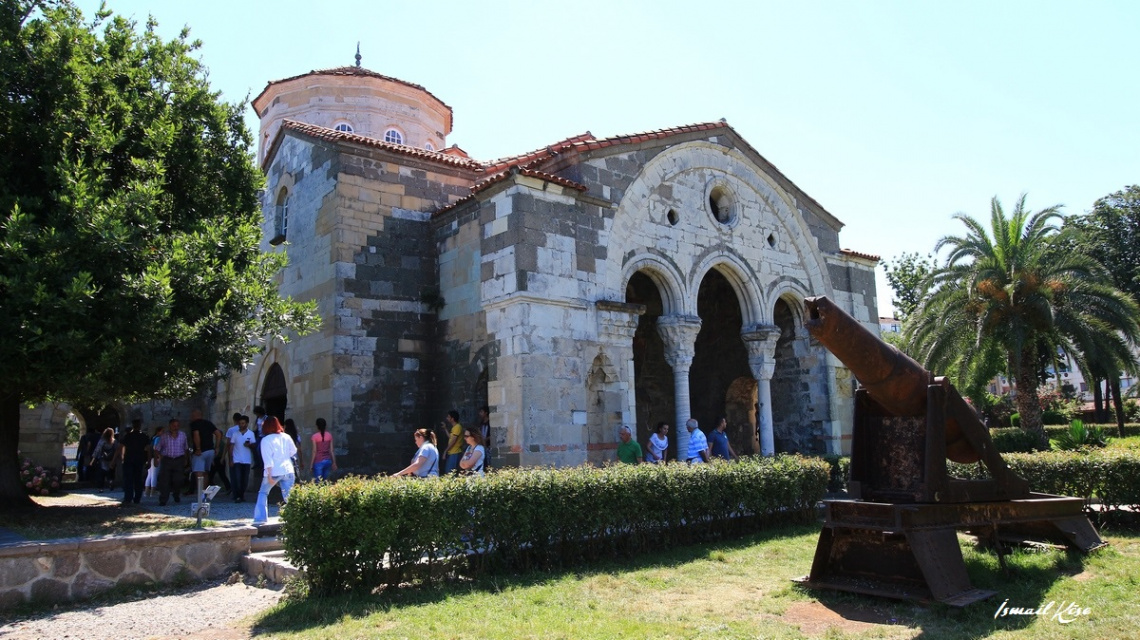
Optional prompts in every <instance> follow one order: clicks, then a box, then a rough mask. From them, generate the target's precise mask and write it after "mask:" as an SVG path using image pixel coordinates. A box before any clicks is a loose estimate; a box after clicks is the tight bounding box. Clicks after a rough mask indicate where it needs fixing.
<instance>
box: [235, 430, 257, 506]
mask: <svg viewBox="0 0 1140 640" xmlns="http://www.w3.org/2000/svg"><path fill="white" fill-rule="evenodd" d="M234 426H235V428H234V429H231V430H230V432H229V433H230V447H229V461H230V487H231V488H232V490H233V497H234V502H245V490H246V489H248V488H249V469H250V467H251V466H253V449H254V447H256V446H257V436H256V435H254V433H253V430H252V429H250V428H249V416H242V415H239V416H238V417H237V424H236V425H234Z"/></svg>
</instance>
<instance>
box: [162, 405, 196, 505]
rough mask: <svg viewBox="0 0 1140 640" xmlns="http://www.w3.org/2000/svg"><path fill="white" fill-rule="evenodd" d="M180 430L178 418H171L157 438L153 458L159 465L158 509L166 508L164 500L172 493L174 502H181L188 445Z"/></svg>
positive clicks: (188, 452) (188, 454) (188, 450)
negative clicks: (163, 431)
mask: <svg viewBox="0 0 1140 640" xmlns="http://www.w3.org/2000/svg"><path fill="white" fill-rule="evenodd" d="M181 428H182V425H181V423H180V422H179V421H178V418H172V419H171V420H170V422H169V423H168V424H167V425H166V432H165V433H163V434H162V435H161V436H159V437H158V447H156V448H155V451H154V457H155V459H156V460H158V461H159V464H160V465H161V466H160V467H159V470H158V506H160V507H165V506H166V500H167V498H168V497H169V496H170V494H171V493H172V492H173V493H174V501H175V502H182V478H183V477H184V476H185V475H186V464H187V462H188V458H189V457H190V443H189V441H187V439H186V434H185V433H182V430H181Z"/></svg>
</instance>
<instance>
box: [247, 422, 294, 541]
mask: <svg viewBox="0 0 1140 640" xmlns="http://www.w3.org/2000/svg"><path fill="white" fill-rule="evenodd" d="M261 433H262V436H261V461H262V464H263V465H264V469H265V471H264V475H263V477H262V480H261V490H260V491H258V493H257V505H255V506H254V508H253V524H254V525H259V524H265V523H266V521H267V520H269V505H268V504H267V503H268V502H269V490H270V489H272V488H273V487H274V486H276V485H279V486H280V487H281V499H282V500H283V501H285V502H288V501H289V491H290V490H292V489H293V481H294V479H295V475H294V474H295V472H296V470H295V469H294V468H293V456H295V455H297V445H295V444H293V440H292V438H290V437H289V436H287V435H285V433H284V430H283V429H282V427H281V423H280V422H278V421H277V418H276V417H274V416H269V417H267V418H266V419H265V422H264V423H263V424H262V425H261Z"/></svg>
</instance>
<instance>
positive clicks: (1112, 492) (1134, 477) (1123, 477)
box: [947, 449, 1140, 510]
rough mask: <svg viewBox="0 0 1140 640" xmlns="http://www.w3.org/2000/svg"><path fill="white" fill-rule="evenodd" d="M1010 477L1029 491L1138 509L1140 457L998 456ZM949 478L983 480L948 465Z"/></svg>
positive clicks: (973, 471) (977, 471)
mask: <svg viewBox="0 0 1140 640" xmlns="http://www.w3.org/2000/svg"><path fill="white" fill-rule="evenodd" d="M1002 458H1004V459H1005V462H1006V464H1008V465H1009V468H1010V469H1012V470H1013V472H1014V473H1016V474H1017V475H1019V476H1021V477H1022V478H1025V479H1026V480H1028V481H1029V486H1030V488H1032V489H1033V491H1038V492H1041V493H1052V494H1056V495H1063V496H1074V497H1077V498H1083V499H1084V500H1085V502H1086V504H1091V503H1092V501H1093V500H1094V499H1096V500H1099V501H1100V502H1101V503H1102V504H1103V505H1104V506H1105V507H1106V508H1107V509H1110V510H1112V509H1120V508H1121V507H1127V508H1130V509H1136V508H1137V507H1140V456H1138V455H1136V454H1135V453H1130V452H1127V451H1115V450H1112V449H1097V450H1093V451H1091V452H1083V453H1082V452H1072V451H1043V452H1040V453H1011V454H1009V455H1005V456H1002ZM947 465H948V469H949V471H950V473H951V475H954V476H956V477H959V478H972V479H980V478H984V477H986V473H985V470H984V469H981V468H980V465H976V464H970V465H965V464H957V463H954V462H948V463H947Z"/></svg>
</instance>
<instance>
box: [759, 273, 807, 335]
mask: <svg viewBox="0 0 1140 640" xmlns="http://www.w3.org/2000/svg"><path fill="white" fill-rule="evenodd" d="M810 295H811V294H810V293H809V292H808V291H807V289H806V288H805V287H804V285H803V283H801V282H799V281H797V280H795V279H794V278H784V279H781V280H779V281H777V282H773V283H772V286H771V287H769V290H768V292H767V294H766V295H765V299H766V301H765V304H764V308H765V309H766V310H767V313H768V322H769V324H775V323H774V321H773V317H774V315H773V314H774V312H775V308H776V303H777V302H780V301H781V300H782V301H783V302H784V303H785V304H787V305H788V308H789V309H790V311H791V312H792V315H793V319H794V320H795V329H796V333H797V334H799V333H802V331H800V328H802V327H803V323H804V317H803V315H804V299H806V298H807V297H809V296H810Z"/></svg>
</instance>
